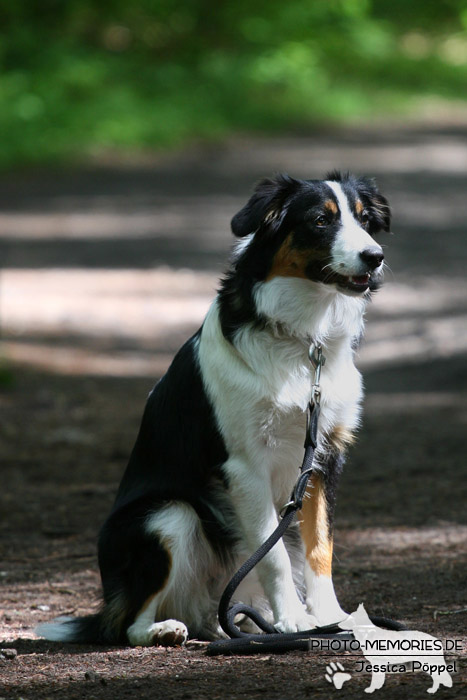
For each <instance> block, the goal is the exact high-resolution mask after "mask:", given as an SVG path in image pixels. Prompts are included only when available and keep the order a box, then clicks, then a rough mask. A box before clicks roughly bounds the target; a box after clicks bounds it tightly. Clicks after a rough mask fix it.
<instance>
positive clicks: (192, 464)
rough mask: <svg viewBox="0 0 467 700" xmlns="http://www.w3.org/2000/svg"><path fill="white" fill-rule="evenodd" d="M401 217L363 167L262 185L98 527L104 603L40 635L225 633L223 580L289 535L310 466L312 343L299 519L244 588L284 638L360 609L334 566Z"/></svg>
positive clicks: (176, 640) (100, 638)
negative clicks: (383, 286)
mask: <svg viewBox="0 0 467 700" xmlns="http://www.w3.org/2000/svg"><path fill="white" fill-rule="evenodd" d="M389 225H390V211H389V206H388V203H387V200H386V199H385V198H384V197H383V196H382V195H381V194H380V193H379V191H378V190H377V188H376V186H375V184H374V183H373V182H372V181H370V180H367V179H364V178H357V177H354V176H352V175H350V174H345V175H341V174H340V173H338V172H333V173H330V174H329V175H328V177H327V179H326V180H322V181H318V180H297V179H294V178H292V177H289V176H287V175H279V176H277V177H275V178H272V179H265V180H262V181H261V182H260V183H259V184H258V185H257V187H256V189H255V191H254V193H253V195H252V197H251V198H250V200H249V202H248V203H247V204H246V205H245V206H244V207H243V209H242V210H241V211H240V212H239V213H238V214H236V216H234V218H233V220H232V230H233V233H234V234H235V236H237V237H238V238H239V242H238V244H237V246H236V248H235V250H234V253H233V256H232V259H231V262H230V266H229V268H228V271H227V273H226V275H225V277H224V279H223V280H222V282H221V286H220V291H219V294H218V296H217V298H216V299H215V301H214V302H213V304H212V306H211V308H210V310H209V312H208V314H207V316H206V319H205V321H204V323H203V325H202V327H201V329H200V330H199V331H198V332H197V333H196V334H195V335H194V336H193V337H192V338H191V339H190V340H189V341H188V342H187V343H186V344H185V345H184V346H183V347H182V348H181V350H180V351H179V352H178V353H177V355H176V356H175V359H174V360H173V363H172V365H171V367H170V368H169V370H168V372H167V374H166V375H165V376H164V377H163V378H162V379H161V380H160V382H159V383H158V384H157V385H156V387H155V388H154V389H153V391H152V392H151V394H150V396H149V399H148V402H147V406H146V410H145V412H144V416H143V420H142V425H141V428H140V432H139V435H138V438H137V441H136V444H135V447H134V449H133V452H132V454H131V457H130V461H129V464H128V467H127V469H126V472H125V474H124V476H123V479H122V482H121V484H120V488H119V490H118V494H117V498H116V501H115V505H114V507H113V510H112V512H111V514H110V516H109V517H108V519H107V521H106V522H105V524H104V526H103V528H102V531H101V534H100V539H99V565H100V570H101V576H102V585H103V596H104V604H103V607H102V610H101V612H99V613H97V614H95V615H91V616H88V617H84V618H78V619H68V620H57V621H56V622H51V623H47V624H44V625H42V626H41V627H40V628H39V630H38V634H40V635H42V636H45V637H46V638H48V639H51V640H62V641H69V642H86V643H92V642H95V643H105V644H113V643H126V642H129V643H130V644H133V645H152V644H166V645H169V644H180V643H183V642H184V641H185V640H186V639H187V637H188V635H189V636H191V637H198V638H201V639H213V638H216V637H219V636H221V635H222V632H221V631H220V629H219V626H218V623H217V616H216V610H217V605H218V601H219V597H220V595H221V593H222V590H223V588H224V586H225V584H226V582H227V581H228V580H229V578H230V577H231V575H232V574H233V572H234V571H235V570H236V568H237V567H238V565H239V564H240V563H241V561H243V560H244V559H245V558H246V557H247V555H249V554H250V553H252V552H253V551H254V550H255V549H256V548H257V547H258V546H259V545H260V544H261V543H262V542H263V541H264V540H265V539H266V538H267V536H268V535H269V534H270V533H271V532H272V531H273V530H274V528H275V527H276V525H277V522H278V512H279V511H280V509H281V508H282V506H283V505H284V504H285V503H286V502H287V501H288V499H289V496H290V492H291V489H292V487H293V484H294V483H295V480H296V478H297V476H298V470H299V467H300V464H301V462H302V457H303V440H304V434H305V420H306V408H307V404H308V402H309V400H310V393H311V374H312V368H311V365H310V362H309V359H308V348H309V346H310V343H311V342H314V343H321V344H322V346H323V354H324V355H325V356H326V364H325V366H324V367H323V371H322V375H321V389H322V398H321V416H320V423H319V436H318V437H319V440H318V443H319V444H318V449H317V451H316V453H315V465H316V470H315V472H314V475H313V477H312V479H311V483H310V485H309V488H308V497H307V498H306V499H305V501H304V505H303V508H302V510H301V511H300V518H299V522H298V524H296V525H295V526H293V527H292V528H290V532H289V533H288V536H287V538H286V541H285V542H283V541H280V542H279V543H278V544H277V545H276V546H275V547H274V548H273V549H272V550H271V552H270V553H269V554H268V555H267V556H266V557H265V559H263V561H262V562H261V563H260V564H259V565H258V567H257V575H253V574H251V575H250V576H249V577H248V579H251V580H250V581H249V583H248V584H246V585H244V586H243V588H242V589H239V592H238V599H239V600H242V601H243V602H246V603H250V604H253V605H255V606H256V607H259V608H260V610H261V611H262V612H263V614H264V613H265V614H266V615H269V619H271V620H272V621H273V623H274V625H275V627H276V629H277V630H279V631H283V632H295V631H301V630H305V629H310V628H312V627H313V626H315V625H317V624H328V623H333V622H338V621H340V620H342V619H344V618H345V617H346V613H345V612H344V611H343V610H342V609H341V607H340V605H339V603H338V601H337V598H336V595H335V592H334V587H333V583H332V578H331V560H332V520H333V509H334V502H335V492H336V485H337V480H338V476H339V473H340V471H341V468H342V464H343V457H344V452H345V450H346V447H347V446H348V445H349V444H350V443H351V442H352V434H353V432H354V431H355V429H356V428H357V426H358V423H359V415H360V402H361V399H362V382H361V377H360V374H359V372H358V371H357V369H356V368H355V366H354V358H353V355H354V349H355V347H356V345H357V344H358V341H359V339H360V337H361V335H362V332H363V317H364V312H365V307H366V304H367V301H368V299H369V297H370V296H371V292H372V291H374V290H376V289H377V287H378V285H379V284H380V282H381V279H382V268H383V251H382V249H381V247H380V245H378V244H377V243H376V242H375V240H374V238H373V236H374V235H375V234H377V233H378V232H379V231H388V230H389ZM248 579H247V580H248Z"/></svg>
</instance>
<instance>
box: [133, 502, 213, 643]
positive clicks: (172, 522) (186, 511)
mask: <svg viewBox="0 0 467 700" xmlns="http://www.w3.org/2000/svg"><path fill="white" fill-rule="evenodd" d="M145 531H146V533H147V534H148V535H150V536H152V537H155V538H157V540H158V541H159V542H160V543H161V544H162V545H163V546H164V548H165V549H166V550H167V552H168V554H169V558H170V572H169V574H168V577H167V580H166V582H165V585H164V587H163V588H162V589H161V590H160V591H159V592H158V593H157V594H156V595H154V596H153V597H152V598H151V599H150V600H148V601H147V603H146V605H145V607H144V608H143V609H141V610H140V612H139V614H138V616H137V618H136V620H135V622H134V623H133V625H132V626H131V627H130V628H129V629H128V637H129V639H130V641H132V639H134V635H135V634H136V635H139V634H140V633H141V631H142V630H144V629H146V632H145V633H144V632H143V635H144V634H146V635H147V636H151V635H154V634H155V635H156V637H155V640H156V643H159V644H161V643H163V644H167V640H170V639H172V638H173V639H174V640H175V641H174V642H173V643H174V644H179V643H181V642H183V641H185V640H186V638H187V636H188V631H187V630H189V633H190V636H192V637H193V636H198V637H201V638H204V637H208V638H211V639H212V638H216V637H217V636H219V634H218V633H217V632H216V630H217V627H218V625H217V621H216V615H215V611H216V606H215V604H214V603H213V597H212V595H211V590H210V589H211V585H212V580H215V579H216V578H217V577H219V576H222V571H221V567H220V565H219V561H218V559H217V557H216V555H215V554H214V552H213V550H212V548H211V546H210V543H209V541H208V539H207V537H206V535H205V532H204V528H203V525H202V522H201V520H200V517H199V516H198V514H197V512H196V511H195V509H194V508H193V507H192V506H191V505H189V504H188V503H185V502H183V501H172V502H170V504H168V505H166V506H164V507H163V508H161V509H160V510H158V511H155V512H153V513H152V514H150V515H149V516H148V517H147V519H146V523H145ZM178 620H183V623H180V622H178ZM161 640H165V641H161Z"/></svg>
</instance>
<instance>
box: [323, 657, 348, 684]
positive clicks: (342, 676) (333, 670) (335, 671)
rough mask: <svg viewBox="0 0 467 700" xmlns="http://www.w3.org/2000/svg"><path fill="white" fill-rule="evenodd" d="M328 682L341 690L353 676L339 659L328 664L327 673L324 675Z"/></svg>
mask: <svg viewBox="0 0 467 700" xmlns="http://www.w3.org/2000/svg"><path fill="white" fill-rule="evenodd" d="M324 677H325V679H326V680H327V682H328V683H332V684H333V685H334V687H335V688H337V690H340V689H341V688H342V686H343V685H344V683H345V682H346V681H349V680H350V679H351V678H352V676H351V675H350V673H346V672H345V669H344V667H343V666H342V664H340V663H339V662H338V661H337V662H334V661H331V663H330V664H329V665H328V666H326V675H325V676H324Z"/></svg>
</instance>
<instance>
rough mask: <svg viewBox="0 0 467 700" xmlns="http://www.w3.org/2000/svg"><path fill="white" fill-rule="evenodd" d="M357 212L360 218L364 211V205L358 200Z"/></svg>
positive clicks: (356, 204)
mask: <svg viewBox="0 0 467 700" xmlns="http://www.w3.org/2000/svg"><path fill="white" fill-rule="evenodd" d="M355 211H356V212H357V214H358V216H360V214H361V213H362V211H363V204H362V203H361V201H360V200H359V199H357V201H356V202H355Z"/></svg>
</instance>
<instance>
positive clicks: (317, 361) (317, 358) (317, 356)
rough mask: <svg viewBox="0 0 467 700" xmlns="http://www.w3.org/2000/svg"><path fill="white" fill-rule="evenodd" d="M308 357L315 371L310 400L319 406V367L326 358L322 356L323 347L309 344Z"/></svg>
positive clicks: (317, 344)
mask: <svg viewBox="0 0 467 700" xmlns="http://www.w3.org/2000/svg"><path fill="white" fill-rule="evenodd" d="M308 357H309V359H310V362H311V365H312V367H313V369H314V371H315V372H314V377H313V384H312V387H311V400H312V402H313V403H314V404H317V405H318V406H319V403H320V400H321V387H320V380H321V367H324V365H325V363H326V358H325V356H324V355H323V346H322V345H321V344H320V343H311V345H310V347H309V349H308Z"/></svg>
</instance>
